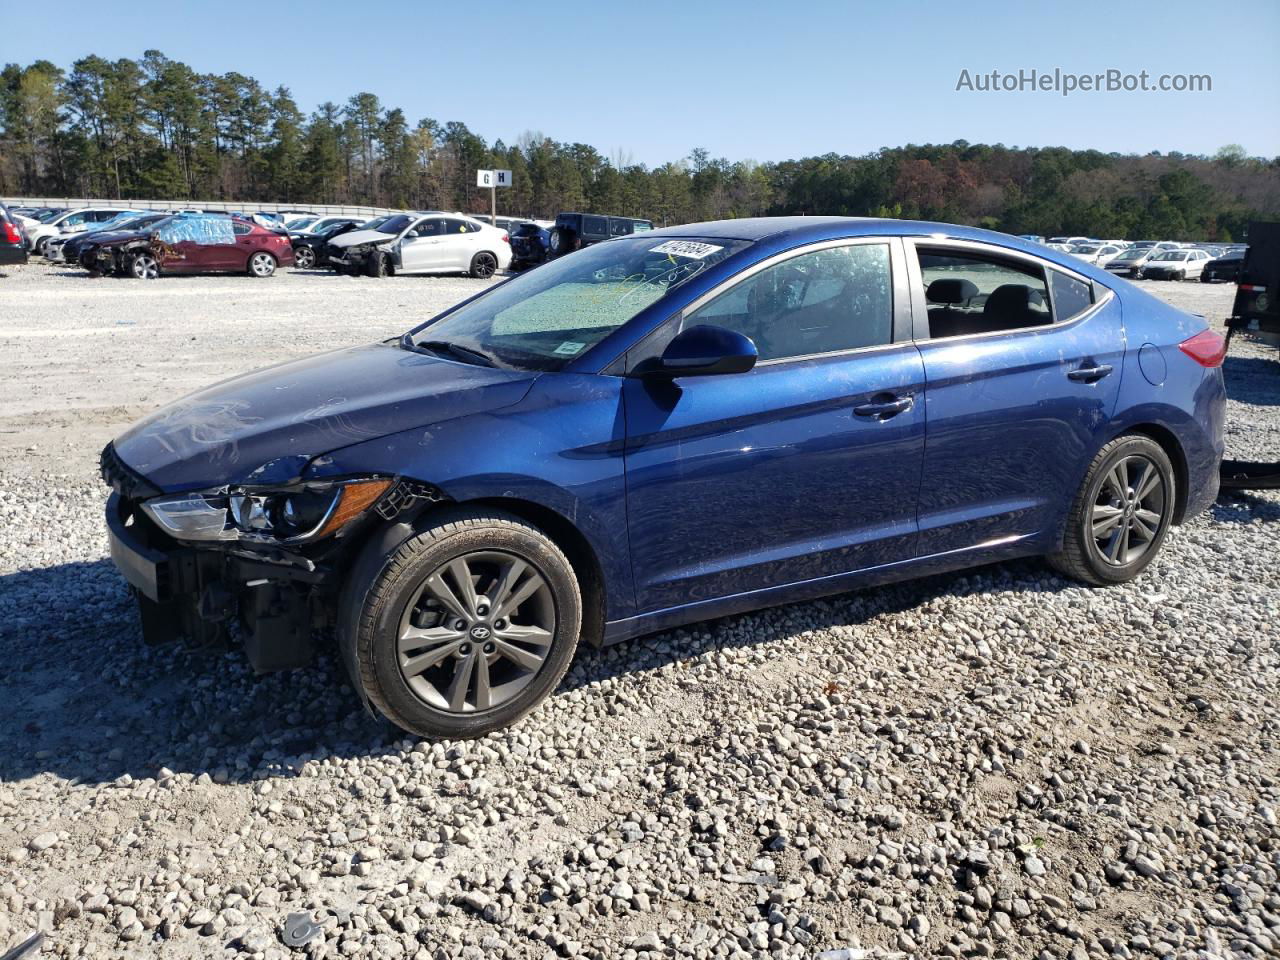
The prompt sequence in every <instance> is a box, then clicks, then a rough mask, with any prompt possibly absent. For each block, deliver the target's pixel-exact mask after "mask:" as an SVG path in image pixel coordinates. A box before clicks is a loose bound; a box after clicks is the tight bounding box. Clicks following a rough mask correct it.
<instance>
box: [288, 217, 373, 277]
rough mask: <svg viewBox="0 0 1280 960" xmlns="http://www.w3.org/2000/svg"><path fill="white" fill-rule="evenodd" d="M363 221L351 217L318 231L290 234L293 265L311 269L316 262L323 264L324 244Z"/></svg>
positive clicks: (301, 268)
mask: <svg viewBox="0 0 1280 960" xmlns="http://www.w3.org/2000/svg"><path fill="white" fill-rule="evenodd" d="M364 222H365V221H364V220H358V219H355V218H352V219H351V220H343V221H342V222H341V223H335V224H333V225H331V226H329V227H327V228H326V229H324V230H322V231H320V232H319V233H311V232H309V231H303V232H301V233H295V234H291V235H290V239H291V240H292V241H293V265H294V266H295V267H297V268H298V269H299V270H311V269H313V268H314V267H315V266H316V265H317V264H320V265H323V264H324V262H325V252H324V245H325V244H326V243H328V242H329V241H330V240H332V239H333V238H334V237H339V236H341V235H342V234H344V233H348V232H349V231H351V230H354V229H356V228H357V227H359V226H360V225H361V224H363V223H364Z"/></svg>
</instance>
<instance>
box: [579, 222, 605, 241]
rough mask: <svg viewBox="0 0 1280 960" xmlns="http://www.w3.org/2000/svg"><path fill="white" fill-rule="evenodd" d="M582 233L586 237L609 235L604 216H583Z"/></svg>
mask: <svg viewBox="0 0 1280 960" xmlns="http://www.w3.org/2000/svg"><path fill="white" fill-rule="evenodd" d="M582 233H583V235H584V236H588V237H607V236H608V235H609V221H608V220H606V219H605V218H604V217H583V218H582Z"/></svg>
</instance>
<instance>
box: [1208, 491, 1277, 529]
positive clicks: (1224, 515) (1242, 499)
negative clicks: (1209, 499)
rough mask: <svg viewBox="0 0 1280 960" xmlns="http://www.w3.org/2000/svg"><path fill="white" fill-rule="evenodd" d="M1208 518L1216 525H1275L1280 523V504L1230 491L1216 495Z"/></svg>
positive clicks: (1252, 495)
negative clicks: (1277, 522)
mask: <svg viewBox="0 0 1280 960" xmlns="http://www.w3.org/2000/svg"><path fill="white" fill-rule="evenodd" d="M1209 516H1211V517H1212V518H1213V520H1214V521H1215V522H1216V523H1240V524H1251V523H1256V522H1261V523H1275V522H1276V521H1280V502H1278V501H1276V500H1269V499H1267V498H1265V497H1259V496H1255V495H1254V494H1251V493H1245V492H1243V491H1239V490H1232V491H1229V492H1223V493H1220V494H1219V495H1218V500H1217V502H1216V503H1214V505H1213V506H1212V507H1210V508H1209Z"/></svg>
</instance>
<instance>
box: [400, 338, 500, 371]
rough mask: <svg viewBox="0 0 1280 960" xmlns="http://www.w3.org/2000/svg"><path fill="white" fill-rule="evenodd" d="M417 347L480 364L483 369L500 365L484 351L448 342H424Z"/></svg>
mask: <svg viewBox="0 0 1280 960" xmlns="http://www.w3.org/2000/svg"><path fill="white" fill-rule="evenodd" d="M417 346H418V347H419V348H420V349H426V350H431V351H433V352H435V353H443V354H446V355H450V356H453V357H454V358H455V359H460V360H463V361H465V362H467V363H478V364H479V365H480V366H482V367H496V366H497V365H498V362H497V361H496V360H494V359H493V357H491V356H489V355H488V354H487V353H485V352H484V351H483V350H475V349H472V348H471V347H464V346H462V345H461V344H458V343H450V342H449V341H448V340H423V341H422V342H421V343H418V344H417Z"/></svg>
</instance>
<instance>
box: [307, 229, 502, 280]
mask: <svg viewBox="0 0 1280 960" xmlns="http://www.w3.org/2000/svg"><path fill="white" fill-rule="evenodd" d="M325 253H326V255H327V258H328V265H329V266H330V267H332V268H333V269H335V270H338V271H339V272H342V273H364V274H366V275H368V276H371V277H386V276H390V275H391V274H395V273H469V274H470V275H471V276H473V277H478V278H481V279H487V278H488V277H491V276H493V275H494V274H495V273H497V272H498V271H499V270H505V269H507V267H508V266H509V265H510V264H511V238H510V237H509V236H508V235H507V232H506V231H505V230H499V229H498V228H497V227H491V226H489V225H488V224H487V223H481V222H480V221H479V220H473V219H471V218H470V217H466V216H463V215H462V214H457V213H397V214H392V215H391V216H387V217H379V218H377V219H375V220H370V221H369V222H368V223H366V224H365V225H364V227H363V228H362V229H360V230H352V231H351V232H350V233H344V234H342V235H340V236H337V237H334V238H333V239H332V240H331V241H329V244H328V246H327V247H326V248H325Z"/></svg>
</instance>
